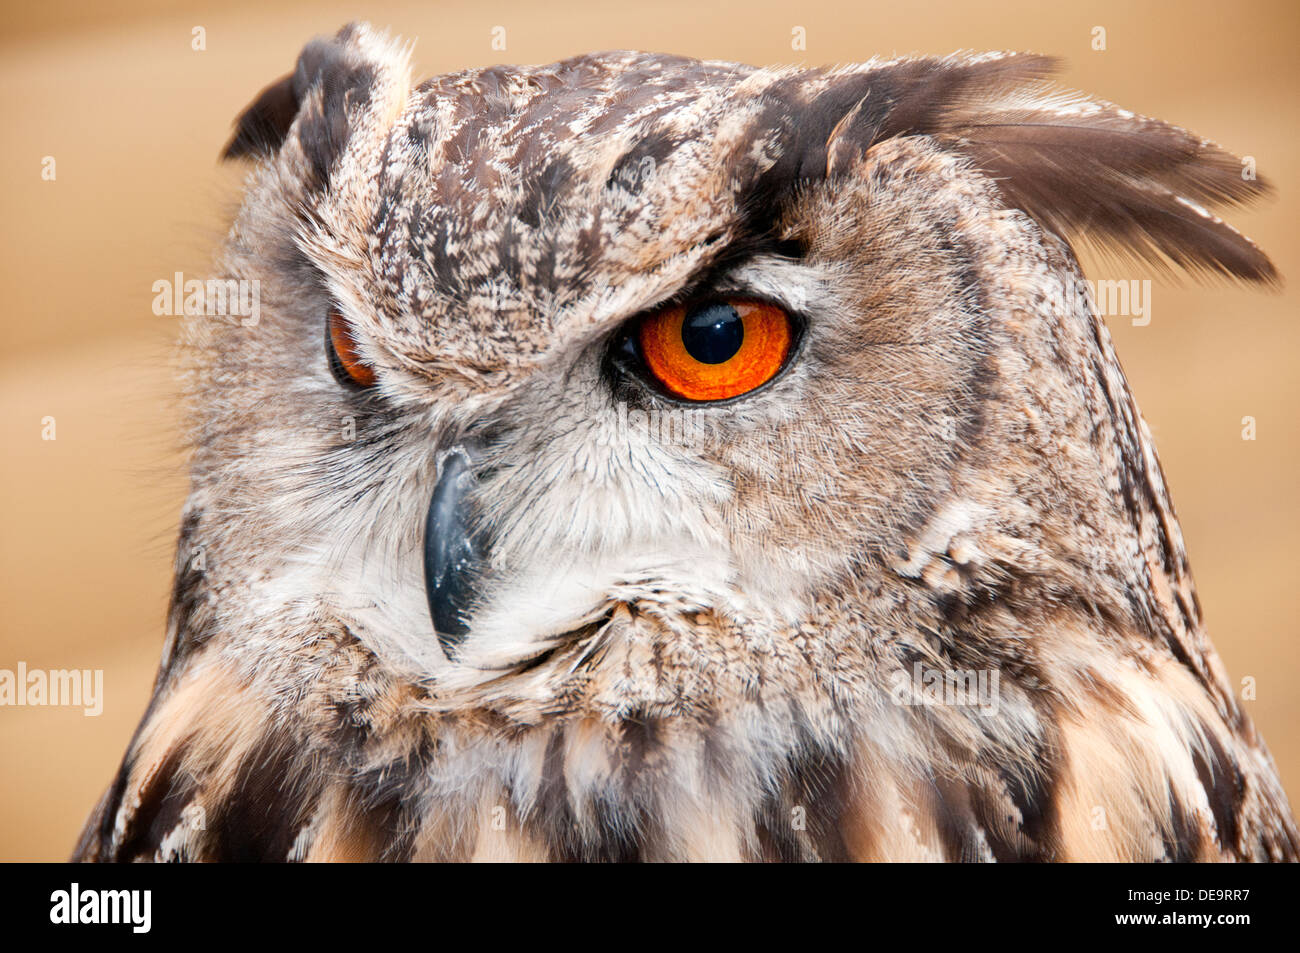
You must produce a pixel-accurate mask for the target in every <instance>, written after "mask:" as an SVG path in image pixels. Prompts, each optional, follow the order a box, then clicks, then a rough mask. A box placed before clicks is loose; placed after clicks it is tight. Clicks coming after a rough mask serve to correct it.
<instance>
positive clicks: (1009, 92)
mask: <svg viewBox="0 0 1300 953" xmlns="http://www.w3.org/2000/svg"><path fill="white" fill-rule="evenodd" d="M1053 68H1054V63H1053V61H1051V60H1048V59H1046V58H1043V57H1036V56H1026V55H1016V54H996V55H990V56H975V57H969V56H961V55H959V56H952V57H944V58H941V59H921V60H911V61H909V60H903V61H900V62H898V63H893V64H886V65H884V66H880V67H878V68H876V69H874V70H871V71H869V72H866V73H856V74H855V73H853V72H844V73H838V72H832V73H831V74H829V75H828V79H830V81H831V85H832V88H839V89H841V90H845V89H847V90H848V91H850V92H851V93H852V95H854V96H856V97H857V98H856V99H855V100H854V102H853V103H850V104H849V106H848V107H846V108H845V109H844V111H843V112H842V113H841V115H842V116H843V119H842V121H840V122H838V123H837V124H836V125H835V126H834V127H833V129H832V130H831V133H830V136H829V139H828V141H827V143H826V146H825V148H824V150H822V151H821V152H820V153H819V154H820V155H822V156H825V157H826V161H827V175H834V174H836V173H837V172H840V171H843V170H845V169H847V168H848V167H850V166H851V165H852V164H853V163H854V161H855V160H856V159H858V158H860V157H861V156H863V155H865V153H866V152H867V151H868V150H869V149H870V148H871V146H872V145H874V144H876V143H879V142H881V141H884V140H886V139H890V138H894V137H896V136H915V135H924V136H932V137H934V138H936V139H938V140H939V141H941V142H945V143H947V144H948V145H949V146H950V147H951V148H953V149H954V150H956V151H958V152H961V153H964V154H965V155H967V156H969V157H970V158H971V160H972V161H973V162H974V164H975V165H976V167H978V168H979V169H980V170H981V171H983V172H984V173H985V174H987V175H988V176H989V177H990V178H992V179H994V180H995V181H996V183H997V187H998V189H999V190H1000V191H1001V193H1002V195H1003V198H1004V199H1005V201H1006V202H1007V204H1008V205H1010V206H1012V207H1015V208H1019V209H1021V210H1022V211H1024V212H1025V213H1026V214H1028V215H1029V216H1031V217H1032V218H1033V219H1035V220H1036V221H1037V222H1038V223H1039V224H1040V225H1041V226H1043V227H1044V228H1047V229H1049V230H1050V231H1052V232H1054V233H1056V234H1058V235H1060V236H1061V237H1062V238H1065V239H1067V240H1077V241H1081V242H1083V243H1084V244H1087V245H1090V246H1096V247H1098V248H1099V249H1101V250H1103V251H1109V252H1113V251H1116V250H1118V251H1120V252H1121V253H1127V254H1131V255H1134V256H1136V257H1138V258H1141V259H1143V260H1145V261H1149V262H1154V263H1157V264H1160V265H1170V264H1172V265H1176V266H1179V267H1182V268H1186V269H1188V270H1190V271H1193V272H1197V271H1203V272H1209V273H1218V274H1225V275H1230V276H1233V277H1237V278H1242V279H1246V280H1250V281H1265V282H1271V281H1275V280H1276V279H1277V271H1276V269H1275V268H1274V267H1273V264H1272V262H1270V261H1269V260H1268V257H1267V256H1266V255H1265V254H1264V253H1263V252H1262V251H1260V250H1259V248H1258V247H1256V246H1255V244H1254V243H1253V242H1251V241H1250V239H1248V238H1246V237H1245V236H1244V235H1242V234H1241V233H1240V232H1238V231H1236V230H1235V229H1233V228H1232V227H1231V226H1230V225H1228V224H1227V223H1225V222H1223V221H1222V220H1221V219H1219V218H1217V217H1216V216H1214V215H1213V214H1211V213H1210V211H1209V209H1212V208H1217V207H1223V206H1238V205H1242V204H1244V203H1246V202H1248V201H1250V200H1252V199H1255V198H1257V197H1260V196H1262V195H1265V194H1267V193H1268V192H1269V191H1270V188H1269V186H1268V185H1267V183H1265V182H1264V181H1262V180H1256V179H1252V178H1247V177H1245V176H1243V174H1242V164H1241V162H1239V161H1238V160H1237V159H1236V158H1235V157H1234V156H1232V155H1231V154H1230V153H1228V152H1225V151H1224V150H1223V149H1220V148H1219V147H1218V146H1216V145H1215V144H1214V143H1212V142H1209V141H1207V140H1204V139H1200V138H1198V137H1196V136H1193V135H1192V134H1191V133H1189V132H1187V131H1186V130H1184V129H1180V128H1179V127H1177V126H1173V125H1170V124H1169V123H1164V122H1159V121H1157V120H1154V119H1147V118H1144V117H1142V116H1136V115H1134V114H1133V113H1130V112H1128V111H1127V110H1123V109H1120V108H1118V107H1117V106H1114V105H1112V104H1110V103H1107V102H1103V101H1101V100H1096V99H1091V98H1088V97H1084V96H1079V95H1073V94H1065V93H1061V92H1059V91H1053V90H1052V89H1051V88H1050V87H1049V86H1048V85H1047V84H1046V82H1045V78H1046V76H1047V74H1048V73H1049V72H1050V71H1051V70H1052V69H1053ZM849 107H851V109H850V108H849Z"/></svg>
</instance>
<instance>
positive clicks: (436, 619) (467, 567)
mask: <svg viewBox="0 0 1300 953" xmlns="http://www.w3.org/2000/svg"><path fill="white" fill-rule="evenodd" d="M473 482H474V474H473V472H472V471H471V469H470V459H469V454H468V453H466V452H465V450H464V449H463V448H461V447H457V448H455V449H454V450H451V451H450V452H449V453H448V454H447V455H446V457H445V458H444V459H443V461H442V473H441V475H440V476H439V477H438V485H437V486H436V487H435V488H434V490H433V499H432V500H431V501H430V502H429V514H428V516H427V517H426V519H425V524H424V587H425V591H426V593H427V594H428V597H429V615H430V616H432V617H433V628H434V631H435V632H436V633H437V635H438V642H439V644H441V645H442V650H443V652H445V653H446V655H447V657H448V658H452V657H453V656H454V654H455V650H456V647H457V646H458V645H460V643H461V642H462V641H463V640H464V638H465V636H466V635H467V634H469V608H470V603H471V602H472V601H473V598H474V582H475V577H476V576H477V570H478V568H479V566H480V564H481V563H482V556H481V555H480V553H479V552H478V548H477V547H476V546H475V543H474V541H473V540H472V539H471V538H470V532H469V523H470V501H469V491H470V490H471V488H472V486H473Z"/></svg>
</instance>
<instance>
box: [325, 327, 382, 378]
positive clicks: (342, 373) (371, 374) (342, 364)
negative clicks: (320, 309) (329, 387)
mask: <svg viewBox="0 0 1300 953" xmlns="http://www.w3.org/2000/svg"><path fill="white" fill-rule="evenodd" d="M329 351H330V367H331V368H332V369H333V371H334V376H335V377H337V378H338V379H339V380H340V381H342V382H344V383H352V384H355V385H356V386H358V387H370V386H371V385H372V384H374V382H375V369H374V368H373V367H371V366H370V365H369V364H366V363H364V362H363V361H362V360H361V355H360V354H358V353H357V341H356V338H354V337H353V336H352V328H351V326H350V325H349V324H348V321H347V318H345V317H343V315H341V314H339V312H338V311H335V310H332V309H331V311H330V317H329Z"/></svg>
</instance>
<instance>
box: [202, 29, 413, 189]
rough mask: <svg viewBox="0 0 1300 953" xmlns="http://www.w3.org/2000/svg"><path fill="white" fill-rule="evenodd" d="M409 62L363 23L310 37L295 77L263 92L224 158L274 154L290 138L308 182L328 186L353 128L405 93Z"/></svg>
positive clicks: (242, 119) (401, 49) (404, 51)
mask: <svg viewBox="0 0 1300 953" xmlns="http://www.w3.org/2000/svg"><path fill="white" fill-rule="evenodd" d="M408 59H409V50H408V49H406V48H404V47H401V46H399V45H398V44H397V43H395V42H394V41H391V40H389V39H388V37H387V36H385V35H383V34H379V33H376V32H374V31H372V30H371V29H370V28H369V27H368V26H366V25H365V24H357V23H352V24H348V25H347V26H345V27H344V28H343V29H342V30H340V31H339V32H338V33H337V34H336V35H335V36H333V37H329V38H319V39H315V40H312V41H311V42H310V43H308V44H307V45H306V46H305V47H304V48H303V51H302V53H301V54H299V56H298V64H297V67H296V68H295V69H294V71H293V73H291V74H290V75H288V76H285V77H284V78H282V79H280V80H278V81H277V82H275V83H272V84H271V85H270V86H268V87H267V88H266V89H264V90H263V91H262V92H261V93H260V94H259V95H258V96H257V98H256V99H254V100H253V102H252V103H250V104H249V106H248V108H246V109H245V110H244V112H243V113H242V114H241V115H240V116H239V118H238V119H237V120H236V122H235V133H234V135H233V136H232V137H231V140H230V142H229V143H228V144H227V146H226V148H225V150H224V151H223V152H222V157H223V158H225V159H238V158H243V157H246V156H253V157H267V156H272V155H275V154H277V153H278V152H279V151H280V150H281V149H282V148H283V147H284V144H285V141H286V140H287V139H288V138H289V136H290V134H291V133H292V135H293V136H294V138H295V140H296V141H297V142H298V144H299V145H300V146H301V149H302V154H303V156H304V158H305V159H306V163H307V165H306V173H307V176H308V178H309V180H310V184H312V185H315V186H320V185H322V184H324V183H325V182H327V181H328V179H329V173H330V169H331V167H332V165H333V163H334V160H335V159H336V158H338V156H339V155H340V153H342V151H343V149H344V147H345V145H346V144H347V140H348V136H349V135H350V133H351V132H352V131H353V128H354V124H355V123H357V122H358V121H364V120H363V116H364V115H365V114H366V113H367V110H371V111H375V110H377V111H379V112H387V111H389V109H390V107H392V106H393V104H394V102H396V101H397V100H399V99H400V97H402V96H404V95H405V91H406V88H407V85H408V84H409V66H408ZM295 124H296V125H295Z"/></svg>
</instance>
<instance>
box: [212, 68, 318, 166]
mask: <svg viewBox="0 0 1300 953" xmlns="http://www.w3.org/2000/svg"><path fill="white" fill-rule="evenodd" d="M298 105H299V99H298V96H297V95H296V94H295V93H294V89H293V74H292V73H291V74H289V75H288V76H285V77H282V78H281V79H278V80H276V81H275V82H274V83H272V84H271V85H270V86H268V87H266V89H264V90H262V91H261V92H260V93H258V94H257V98H256V99H254V100H253V101H252V102H251V103H249V105H248V107H247V108H246V109H245V110H244V111H243V112H242V113H240V115H239V118H238V119H237V120H235V134H234V135H233V136H232V137H231V139H230V142H228V143H226V148H225V149H223V150H222V151H221V158H222V159H243V158H246V157H249V156H253V157H258V156H268V155H274V154H275V153H276V152H277V151H279V149H280V146H281V145H282V144H283V143H284V137H285V136H287V135H288V134H289V127H290V126H291V125H292V124H293V119H294V117H295V116H296V115H298Z"/></svg>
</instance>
